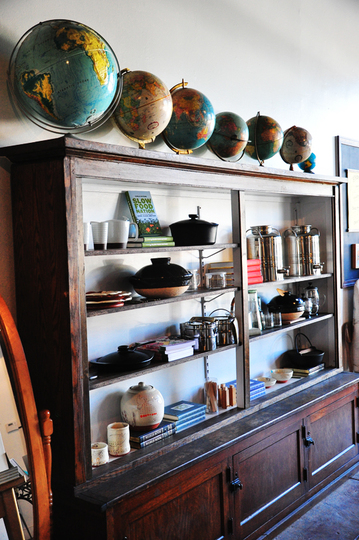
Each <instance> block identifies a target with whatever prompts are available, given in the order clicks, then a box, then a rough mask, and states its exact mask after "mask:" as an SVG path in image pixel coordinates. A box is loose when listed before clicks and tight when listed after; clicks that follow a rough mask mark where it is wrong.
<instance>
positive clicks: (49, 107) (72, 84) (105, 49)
mask: <svg viewBox="0 0 359 540" xmlns="http://www.w3.org/2000/svg"><path fill="white" fill-rule="evenodd" d="M8 84H9V87H10V90H11V93H12V95H13V96H14V99H15V101H16V103H17V105H18V107H19V108H20V110H21V111H22V112H23V113H24V114H25V115H26V116H27V118H29V119H30V120H31V121H32V122H34V123H35V124H36V125H38V126H39V127H41V128H43V129H46V130H48V131H53V132H55V133H70V134H71V133H82V132H85V131H89V130H92V129H95V128H97V127H98V126H100V125H101V124H103V123H104V122H105V121H106V120H107V119H108V118H109V117H110V116H111V114H112V112H113V110H114V109H115V107H116V105H117V103H118V101H119V99H120V96H121V91H122V75H121V72H120V67H119V64H118V61H117V58H116V55H115V53H114V52H113V50H112V49H111V47H110V46H109V45H108V43H106V41H105V40H104V39H103V38H102V37H101V36H100V35H99V34H98V33H97V32H95V30H92V29H91V28H89V27H88V26H85V25H84V24H81V23H78V22H74V21H68V20H49V21H45V22H42V23H39V24H37V25H35V26H33V27H32V28H30V29H29V30H28V31H27V32H26V33H25V34H24V35H23V36H22V37H21V38H20V40H19V41H18V43H17V44H16V46H15V48H14V50H13V52H12V55H11V58H10V62H9V69H8Z"/></svg>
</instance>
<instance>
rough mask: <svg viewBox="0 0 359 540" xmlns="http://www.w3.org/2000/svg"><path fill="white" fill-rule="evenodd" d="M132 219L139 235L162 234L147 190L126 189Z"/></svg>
mask: <svg viewBox="0 0 359 540" xmlns="http://www.w3.org/2000/svg"><path fill="white" fill-rule="evenodd" d="M125 194H126V199H127V203H128V206H129V209H130V212H131V217H132V220H133V221H134V222H135V223H137V226H138V234H139V236H156V235H157V236H159V235H162V230H161V226H160V222H159V220H158V217H157V214H156V210H155V205H154V203H153V200H152V196H151V193H150V192H149V191H126V192H125Z"/></svg>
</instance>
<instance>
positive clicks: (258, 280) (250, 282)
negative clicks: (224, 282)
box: [248, 276, 263, 285]
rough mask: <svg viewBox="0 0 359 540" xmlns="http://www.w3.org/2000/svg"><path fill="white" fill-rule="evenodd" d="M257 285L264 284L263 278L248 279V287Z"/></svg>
mask: <svg viewBox="0 0 359 540" xmlns="http://www.w3.org/2000/svg"><path fill="white" fill-rule="evenodd" d="M255 283H263V278H262V276H260V277H256V278H248V285H254V284H255Z"/></svg>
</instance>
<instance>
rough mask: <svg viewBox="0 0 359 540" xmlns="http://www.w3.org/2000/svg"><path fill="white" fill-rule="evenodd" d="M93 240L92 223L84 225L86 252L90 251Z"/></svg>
mask: <svg viewBox="0 0 359 540" xmlns="http://www.w3.org/2000/svg"><path fill="white" fill-rule="evenodd" d="M90 240H91V223H84V248H85V251H87V250H88V249H89V245H90Z"/></svg>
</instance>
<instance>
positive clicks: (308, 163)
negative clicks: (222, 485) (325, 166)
mask: <svg viewBox="0 0 359 540" xmlns="http://www.w3.org/2000/svg"><path fill="white" fill-rule="evenodd" d="M316 159H317V156H316V155H315V154H313V153H311V154H310V156H309V157H308V158H307V159H306V160H305V161H302V162H301V163H298V167H299V168H300V169H302V171H304V172H306V173H312V172H313V169H314V167H315V166H316Z"/></svg>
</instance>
